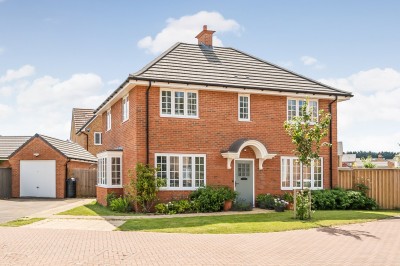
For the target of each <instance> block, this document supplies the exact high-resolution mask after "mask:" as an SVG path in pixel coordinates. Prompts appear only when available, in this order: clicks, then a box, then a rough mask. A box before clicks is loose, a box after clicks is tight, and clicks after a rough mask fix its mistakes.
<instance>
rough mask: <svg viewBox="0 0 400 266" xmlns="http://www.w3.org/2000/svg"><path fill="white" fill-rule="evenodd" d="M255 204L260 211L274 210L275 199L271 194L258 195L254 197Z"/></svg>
mask: <svg viewBox="0 0 400 266" xmlns="http://www.w3.org/2000/svg"><path fill="white" fill-rule="evenodd" d="M256 204H257V206H258V207H259V208H262V209H270V210H272V209H274V206H275V199H274V196H272V195H271V194H269V193H267V194H259V195H257V197H256Z"/></svg>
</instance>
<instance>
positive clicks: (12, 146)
mask: <svg viewBox="0 0 400 266" xmlns="http://www.w3.org/2000/svg"><path fill="white" fill-rule="evenodd" d="M30 138H31V137H27V136H21V137H20V136H19V137H16V136H0V159H7V158H8V156H10V154H11V153H13V152H14V151H15V150H16V149H18V148H19V147H20V146H21V145H22V144H24V143H25V142H26V141H27V140H29V139H30Z"/></svg>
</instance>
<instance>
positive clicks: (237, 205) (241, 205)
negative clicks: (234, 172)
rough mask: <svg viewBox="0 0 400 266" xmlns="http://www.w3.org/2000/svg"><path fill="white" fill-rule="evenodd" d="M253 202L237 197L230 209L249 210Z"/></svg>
mask: <svg viewBox="0 0 400 266" xmlns="http://www.w3.org/2000/svg"><path fill="white" fill-rule="evenodd" d="M252 209H253V203H252V202H249V201H247V200H245V199H243V198H238V199H236V200H235V201H234V202H233V205H232V211H251V210H252Z"/></svg>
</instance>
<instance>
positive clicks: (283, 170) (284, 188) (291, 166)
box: [280, 156, 324, 190]
mask: <svg viewBox="0 0 400 266" xmlns="http://www.w3.org/2000/svg"><path fill="white" fill-rule="evenodd" d="M298 159H299V158H298V157H294V156H281V179H280V182H281V184H280V186H281V190H293V189H301V188H302V183H303V181H304V180H303V165H302V164H301V163H300V165H299V167H300V186H296V187H295V186H293V176H294V175H293V174H294V171H293V169H294V168H293V162H294V161H295V160H298ZM319 159H320V161H321V187H315V186H314V181H315V180H314V176H315V174H314V170H315V167H314V161H312V162H311V165H310V168H311V180H310V182H311V186H310V187H309V189H311V190H319V189H324V158H323V157H319ZM284 160H289V165H290V167H289V169H290V170H289V171H290V182H289V183H290V186H288V187H284V186H282V181H283V179H284V177H286V167H284V163H283V161H284ZM303 188H306V187H303Z"/></svg>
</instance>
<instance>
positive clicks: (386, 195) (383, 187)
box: [338, 169, 400, 209]
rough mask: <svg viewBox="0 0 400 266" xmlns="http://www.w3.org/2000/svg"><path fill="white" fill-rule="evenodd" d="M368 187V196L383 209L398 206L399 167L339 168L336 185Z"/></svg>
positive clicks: (399, 190) (346, 187)
mask: <svg viewBox="0 0 400 266" xmlns="http://www.w3.org/2000/svg"><path fill="white" fill-rule="evenodd" d="M357 183H363V184H365V185H367V186H368V187H369V191H368V196H370V197H371V198H373V199H375V200H376V201H377V202H378V204H379V206H380V207H381V208H383V209H395V208H400V169H339V175H338V187H341V188H345V189H349V188H354V185H355V184H357Z"/></svg>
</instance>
